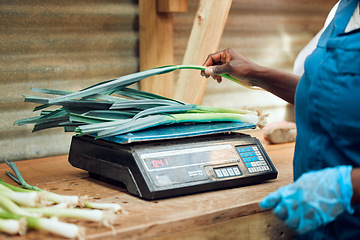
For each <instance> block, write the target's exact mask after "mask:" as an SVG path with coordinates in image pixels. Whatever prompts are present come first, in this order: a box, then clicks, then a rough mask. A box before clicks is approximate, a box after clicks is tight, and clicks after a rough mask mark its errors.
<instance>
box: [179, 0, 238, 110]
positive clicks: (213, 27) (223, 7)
mask: <svg viewBox="0 0 360 240" xmlns="http://www.w3.org/2000/svg"><path fill="white" fill-rule="evenodd" d="M231 3H232V0H222V1H219V0H201V1H200V3H199V7H198V10H197V13H196V16H195V19H194V23H193V27H192V30H191V34H190V38H189V41H188V45H187V48H186V52H185V55H184V59H183V64H195V65H202V64H203V63H204V61H205V59H206V57H207V55H208V54H209V53H212V52H215V51H217V50H218V47H219V43H220V39H221V36H222V33H223V31H224V27H225V23H226V20H227V16H228V14H229V11H230V6H231ZM206 84H207V79H205V78H204V77H201V76H200V73H199V72H198V71H191V70H181V71H180V73H179V79H178V80H177V82H176V88H175V89H176V91H175V95H174V98H175V99H178V100H181V101H184V102H187V103H196V104H200V103H201V101H202V98H203V96H204V92H205V88H206Z"/></svg>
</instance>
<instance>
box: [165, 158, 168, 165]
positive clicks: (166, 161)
mask: <svg viewBox="0 0 360 240" xmlns="http://www.w3.org/2000/svg"><path fill="white" fill-rule="evenodd" d="M165 163H166V166H169V162H168V160H167V159H166V158H165Z"/></svg>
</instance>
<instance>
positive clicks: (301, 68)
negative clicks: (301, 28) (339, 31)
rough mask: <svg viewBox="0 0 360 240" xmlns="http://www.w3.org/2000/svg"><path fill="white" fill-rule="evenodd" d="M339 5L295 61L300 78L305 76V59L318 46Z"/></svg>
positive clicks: (294, 69) (294, 71) (294, 70)
mask: <svg viewBox="0 0 360 240" xmlns="http://www.w3.org/2000/svg"><path fill="white" fill-rule="evenodd" d="M338 5H339V2H337V3H336V4H335V6H334V7H333V8H332V9H331V11H330V13H329V15H328V16H327V18H326V21H325V24H324V27H323V28H322V29H321V30H320V31H319V32H318V33H317V34H316V35H315V37H314V38H313V39H311V41H310V42H309V43H308V44H307V45H306V46H305V47H304V48H303V49H302V50H301V51H300V53H299V54H298V56H297V57H296V59H295V62H294V67H293V73H294V74H297V75H299V76H301V75H303V73H304V62H305V59H306V58H307V56H309V55H310V54H311V53H312V52H313V51H314V49H315V48H316V46H317V43H318V41H319V38H320V36H321V34H322V33H323V32H324V30H325V29H326V28H327V26H328V25H329V23H330V22H331V21H332V19H333V18H334V15H335V12H336V10H337V7H338Z"/></svg>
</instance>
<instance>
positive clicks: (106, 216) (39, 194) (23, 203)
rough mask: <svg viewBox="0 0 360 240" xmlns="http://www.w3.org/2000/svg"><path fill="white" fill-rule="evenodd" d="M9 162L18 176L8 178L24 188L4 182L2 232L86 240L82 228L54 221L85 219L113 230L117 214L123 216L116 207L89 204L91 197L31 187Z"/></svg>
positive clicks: (0, 215)
mask: <svg viewBox="0 0 360 240" xmlns="http://www.w3.org/2000/svg"><path fill="white" fill-rule="evenodd" d="M5 162H6V163H7V164H8V166H9V167H10V168H11V169H12V170H13V172H14V174H12V173H10V172H6V174H7V175H8V176H10V177H11V179H13V180H14V181H15V182H17V183H18V184H20V185H21V188H20V187H17V186H13V185H11V184H9V183H6V182H4V181H3V180H1V179H0V231H1V232H5V233H7V234H11V235H12V234H25V232H26V231H25V230H24V228H25V229H26V228H32V229H42V230H45V231H48V232H51V233H53V234H56V235H59V236H62V237H65V238H75V237H76V238H82V237H83V235H84V230H83V229H82V228H80V227H78V226H77V225H75V224H71V223H66V222H62V221H59V220H54V219H53V218H54V217H55V218H75V219H83V220H86V221H93V222H100V223H102V224H103V225H104V226H106V227H110V228H112V222H113V221H114V220H115V219H116V218H117V217H118V215H117V213H118V212H123V210H122V208H121V206H120V205H119V204H116V203H96V202H91V201H88V200H87V197H78V196H63V195H59V194H55V193H52V192H48V191H45V190H42V189H40V188H38V187H35V186H31V185H30V184H28V183H27V182H26V181H25V180H24V178H23V177H22V175H21V173H20V171H19V169H18V168H17V166H16V164H15V163H14V162H8V161H6V160H5ZM74 207H78V208H74ZM100 209H101V210H100ZM103 209H105V210H103ZM24 225H25V227H24Z"/></svg>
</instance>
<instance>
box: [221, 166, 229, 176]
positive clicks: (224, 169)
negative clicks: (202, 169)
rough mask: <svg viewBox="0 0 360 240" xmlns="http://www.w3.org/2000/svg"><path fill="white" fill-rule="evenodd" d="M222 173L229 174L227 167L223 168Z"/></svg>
mask: <svg viewBox="0 0 360 240" xmlns="http://www.w3.org/2000/svg"><path fill="white" fill-rule="evenodd" d="M221 171H222V173H223V174H224V176H225V177H228V176H229V173H228V171H227V170H226V168H223V169H221Z"/></svg>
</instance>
